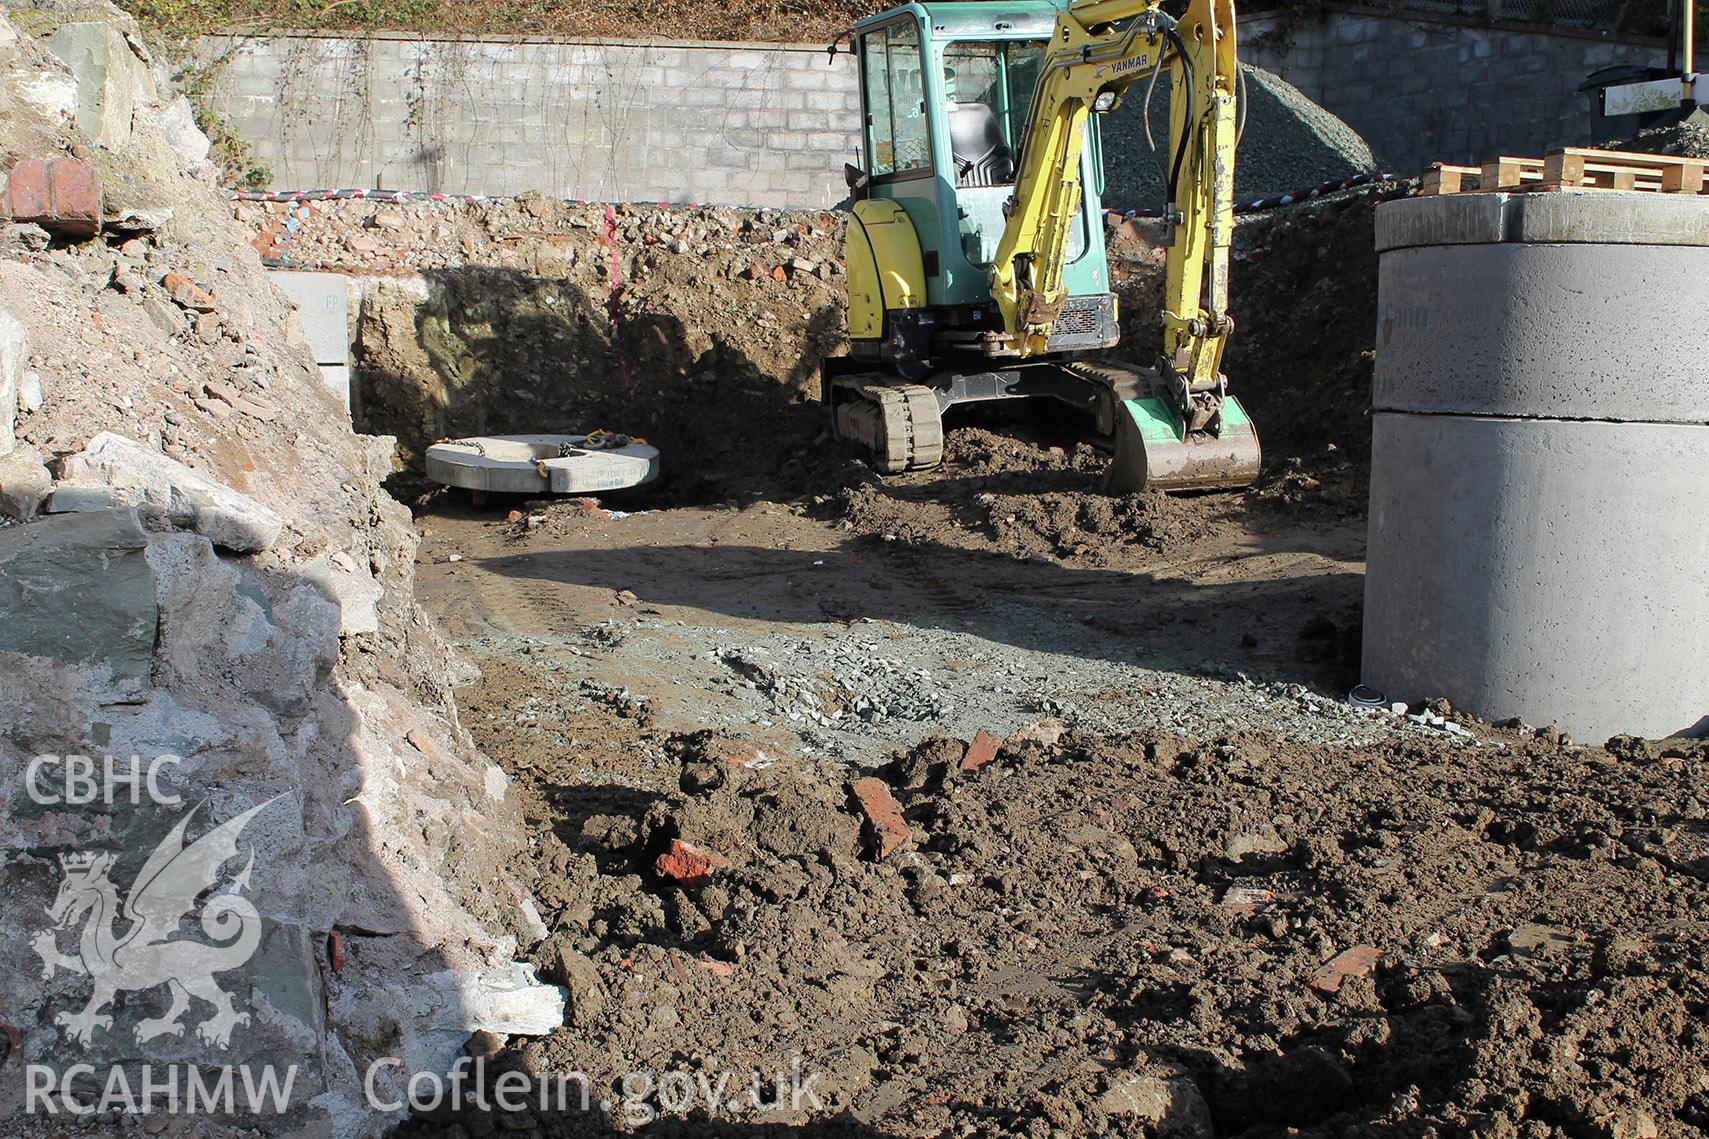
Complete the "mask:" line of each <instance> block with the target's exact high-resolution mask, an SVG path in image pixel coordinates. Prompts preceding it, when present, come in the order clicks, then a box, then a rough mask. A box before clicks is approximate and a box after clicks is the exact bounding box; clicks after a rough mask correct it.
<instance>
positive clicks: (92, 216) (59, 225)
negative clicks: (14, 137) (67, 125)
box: [5, 158, 101, 237]
mask: <svg viewBox="0 0 1709 1139" xmlns="http://www.w3.org/2000/svg"><path fill="white" fill-rule="evenodd" d="M6 199H7V200H6V203H5V204H6V212H7V213H8V214H10V215H11V216H12V217H13V218H15V219H17V220H18V221H33V222H35V223H36V224H37V225H40V226H41V227H42V228H43V229H47V230H51V231H53V232H54V233H58V234H62V235H64V236H67V237H93V236H94V235H95V234H97V233H99V232H100V230H101V176H100V174H99V173H97V172H96V170H95V167H94V166H93V165H91V164H90V163H87V162H80V161H78V160H77V159H75V158H50V159H41V158H26V159H24V160H23V161H22V162H20V163H18V164H17V165H16V166H14V167H13V168H12V173H11V177H10V179H9V180H8V182H7V185H6Z"/></svg>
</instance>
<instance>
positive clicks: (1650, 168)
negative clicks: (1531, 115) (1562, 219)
mask: <svg viewBox="0 0 1709 1139" xmlns="http://www.w3.org/2000/svg"><path fill="white" fill-rule="evenodd" d="M1706 169H1709V159H1703V158H1675V157H1673V156H1672V155H1666V154H1630V153H1627V152H1626V151H1622V150H1590V149H1587V148H1584V147H1576V146H1567V147H1562V148H1560V149H1558V150H1551V151H1549V153H1548V154H1546V155H1545V156H1543V157H1542V158H1514V157H1511V156H1507V155H1503V156H1502V157H1500V158H1492V159H1490V160H1489V161H1488V162H1486V163H1484V164H1483V165H1482V166H1481V167H1479V166H1450V165H1447V164H1445V163H1443V164H1438V165H1436V166H1434V167H1432V168H1431V169H1430V170H1429V171H1428V172H1427V173H1426V174H1425V175H1424V191H1423V192H1424V193H1425V194H1463V193H1467V192H1470V191H1473V190H1478V191H1484V190H1647V191H1651V192H1655V193H1662V194H1701V193H1703V192H1704V182H1705V179H1704V173H1705V170H1706Z"/></svg>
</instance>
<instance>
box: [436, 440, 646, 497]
mask: <svg viewBox="0 0 1709 1139" xmlns="http://www.w3.org/2000/svg"><path fill="white" fill-rule="evenodd" d="M427 477H428V478H430V479H432V480H433V481H434V482H437V483H443V484H445V485H446V486H457V487H463V488H464V489H466V490H474V491H482V492H486V491H491V492H493V493H496V494H592V493H595V492H597V491H602V490H621V489H623V488H624V487H631V486H640V485H641V484H642V483H649V482H652V481H653V480H654V479H656V478H658V477H659V449H658V448H657V447H652V446H649V445H648V444H646V443H645V442H642V441H640V440H636V439H630V438H629V437H628V436H624V435H611V434H602V433H597V432H596V433H595V434H593V435H477V436H470V437H468V438H465V439H450V440H447V441H445V442H443V443H435V444H433V446H431V447H429V448H428V449H427Z"/></svg>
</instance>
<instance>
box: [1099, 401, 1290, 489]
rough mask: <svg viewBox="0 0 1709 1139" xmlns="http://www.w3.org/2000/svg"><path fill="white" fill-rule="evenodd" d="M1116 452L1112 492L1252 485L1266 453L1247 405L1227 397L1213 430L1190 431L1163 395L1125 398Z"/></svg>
mask: <svg viewBox="0 0 1709 1139" xmlns="http://www.w3.org/2000/svg"><path fill="white" fill-rule="evenodd" d="M1115 420H1116V454H1115V458H1114V460H1112V461H1111V463H1110V468H1109V472H1108V474H1107V475H1106V477H1105V481H1104V488H1105V489H1106V490H1108V491H1109V492H1110V493H1112V494H1128V493H1131V492H1134V491H1142V490H1196V489H1201V488H1209V487H1238V486H1250V485H1251V484H1252V483H1254V482H1256V481H1257V479H1258V471H1259V468H1260V467H1261V466H1262V464H1263V458H1264V456H1263V452H1262V450H1261V449H1260V448H1259V446H1258V432H1257V430H1256V429H1255V428H1254V427H1253V426H1252V420H1251V419H1249V418H1248V417H1247V415H1246V409H1245V408H1243V407H1241V406H1240V401H1239V400H1237V399H1235V398H1234V397H1233V396H1224V397H1223V402H1222V411H1221V414H1220V415H1219V416H1218V422H1217V423H1215V424H1213V425H1212V427H1211V429H1210V430H1206V431H1187V430H1185V426H1186V425H1185V424H1184V423H1182V421H1181V416H1180V413H1179V412H1178V411H1177V410H1176V409H1175V406H1174V405H1173V404H1172V403H1171V402H1170V401H1169V400H1168V399H1167V398H1165V397H1163V396H1151V397H1148V398H1144V399H1127V400H1123V401H1122V402H1121V404H1120V406H1119V407H1118V408H1117V411H1116V416H1115Z"/></svg>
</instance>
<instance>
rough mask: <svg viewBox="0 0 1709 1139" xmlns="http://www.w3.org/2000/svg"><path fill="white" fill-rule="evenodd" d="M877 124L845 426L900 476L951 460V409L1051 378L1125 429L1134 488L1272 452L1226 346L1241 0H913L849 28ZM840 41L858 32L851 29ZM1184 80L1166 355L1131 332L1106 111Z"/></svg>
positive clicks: (1172, 159)
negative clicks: (1141, 91) (1111, 222)
mask: <svg viewBox="0 0 1709 1139" xmlns="http://www.w3.org/2000/svg"><path fill="white" fill-rule="evenodd" d="M1176 10H1178V11H1179V9H1178V8H1177V9H1176ZM849 37H850V40H851V44H850V48H849V50H850V51H852V52H853V53H854V54H855V55H856V57H857V58H858V60H859V64H860V77H861V104H862V114H863V118H864V132H865V137H864V140H863V146H862V148H861V155H862V161H861V163H860V164H858V165H854V164H851V165H849V166H848V167H847V168H846V171H845V173H846V176H847V179H848V184H849V189H850V194H851V197H852V198H853V216H852V217H851V218H850V221H849V226H848V238H847V265H848V302H849V317H848V320H849V328H848V333H849V344H850V348H849V352H848V354H847V355H842V356H836V357H831V358H827V359H826V360H825V361H824V362H823V382H822V386H821V398H822V399H823V401H824V402H825V403H827V404H829V405H830V409H831V420H832V429H833V432H834V434H835V435H836V436H837V437H838V438H842V439H848V440H852V441H854V442H856V443H858V444H860V445H861V446H862V447H864V448H865V449H866V450H867V451H868V452H869V453H870V456H871V460H872V462H873V465H874V466H876V467H877V468H878V469H879V470H880V471H882V472H885V473H898V472H902V471H912V470H925V469H930V468H932V467H935V466H937V465H938V464H939V463H941V462H942V459H943V438H944V436H943V413H944V411H945V410H946V409H948V408H950V407H952V406H955V405H957V404H961V403H968V402H974V401H981V400H997V399H1009V398H1026V397H1041V396H1042V397H1049V398H1053V399H1057V400H1060V401H1062V402H1064V403H1067V404H1069V405H1071V406H1073V407H1076V408H1078V409H1080V410H1082V411H1084V412H1086V413H1087V414H1088V415H1089V416H1090V417H1091V418H1092V419H1093V421H1094V422H1095V424H1096V428H1097V431H1098V433H1099V434H1100V435H1101V436H1102V437H1103V438H1105V439H1106V440H1107V441H1108V442H1109V443H1110V444H1111V445H1113V447H1114V450H1115V458H1114V460H1113V462H1112V464H1111V467H1110V471H1109V477H1108V479H1107V486H1108V487H1109V489H1111V490H1112V491H1116V492H1125V491H1132V490H1142V489H1165V490H1174V489H1186V488H1193V487H1226V486H1244V485H1247V484H1249V483H1251V482H1252V481H1254V480H1255V479H1256V478H1257V476H1258V471H1259V465H1260V460H1261V454H1260V450H1259V445H1258V436H1257V432H1256V430H1255V429H1254V428H1253V425H1252V421H1251V420H1250V419H1249V418H1248V417H1247V415H1246V412H1245V410H1244V409H1243V408H1242V407H1241V405H1240V403H1239V401H1238V400H1236V399H1235V398H1234V397H1233V396H1231V395H1229V394H1228V392H1227V390H1226V380H1225V378H1224V376H1223V374H1222V369H1221V362H1222V355H1223V348H1224V345H1225V344H1226V343H1227V341H1228V337H1229V335H1230V333H1231V332H1232V331H1233V328H1234V323H1233V318H1232V317H1231V316H1230V315H1229V312H1228V262H1229V243H1230V241H1231V239H1232V237H1233V230H1234V209H1233V191H1234V151H1235V140H1236V135H1237V133H1238V131H1239V122H1238V119H1239V118H1240V115H1241V94H1242V93H1241V91H1240V90H1239V87H1240V79H1239V74H1240V73H1239V69H1238V66H1237V63H1236V59H1235V25H1234V9H1233V6H1232V4H1231V3H1230V0H1188V2H1187V4H1186V7H1185V10H1184V11H1181V12H1180V15H1179V16H1172V15H1170V13H1169V12H1168V11H1165V8H1164V5H1163V4H1161V3H1159V2H1158V0H1072V2H1069V0H1060V2H1053V0H1015V2H1012V3H992V2H985V0H974V2H965V0H957V2H945V3H910V4H906V5H904V6H902V7H898V8H893V9H890V10H889V11H886V12H883V13H880V14H878V15H875V16H872V17H870V18H869V19H866V20H862V21H861V22H860V23H859V24H857V25H855V27H854V28H853V30H852V31H851V32H850V33H849ZM832 50H833V51H835V50H836V47H835V45H833V49H832ZM1165 74H1166V75H1167V76H1168V78H1169V92H1170V94H1169V129H1168V137H1167V139H1166V140H1165V141H1164V142H1163V145H1162V149H1161V150H1160V151H1159V150H1158V149H1157V145H1156V143H1154V145H1153V149H1154V152H1155V153H1156V155H1157V157H1158V158H1159V159H1160V168H1161V172H1162V175H1163V181H1164V185H1165V187H1166V200H1165V203H1164V219H1165V233H1166V237H1165V240H1166V241H1167V242H1168V251H1167V252H1168V256H1167V264H1166V295H1165V298H1164V310H1163V351H1162V353H1161V355H1160V357H1159V358H1158V360H1157V362H1156V366H1155V367H1149V368H1147V367H1135V366H1131V365H1128V364H1124V363H1119V362H1115V361H1111V360H1109V359H1107V358H1100V357H1099V353H1100V352H1101V350H1104V349H1108V348H1111V347H1113V346H1114V345H1115V344H1116V343H1117V342H1118V341H1119V339H1120V334H1119V332H1118V329H1117V319H1116V317H1117V309H1116V297H1115V295H1114V293H1113V292H1112V289H1111V282H1110V273H1109V262H1108V259H1107V255H1106V251H1105V244H1104V240H1105V231H1104V222H1103V214H1104V211H1103V207H1102V201H1101V195H1102V192H1103V155H1102V142H1101V132H1100V131H1099V130H1098V129H1097V126H1096V119H1097V116H1100V115H1103V114H1107V113H1108V112H1110V111H1112V110H1114V109H1115V108H1116V107H1117V106H1119V105H1120V104H1121V101H1122V99H1123V97H1124V96H1125V95H1126V94H1127V93H1128V90H1129V88H1130V87H1132V86H1134V85H1135V84H1143V85H1144V86H1145V100H1146V116H1145V119H1146V134H1147V137H1148V138H1150V137H1152V130H1151V123H1150V114H1149V109H1150V104H1151V101H1152V94H1153V91H1154V89H1155V87H1156V85H1157V82H1158V80H1159V77H1160V76H1162V75H1165Z"/></svg>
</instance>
